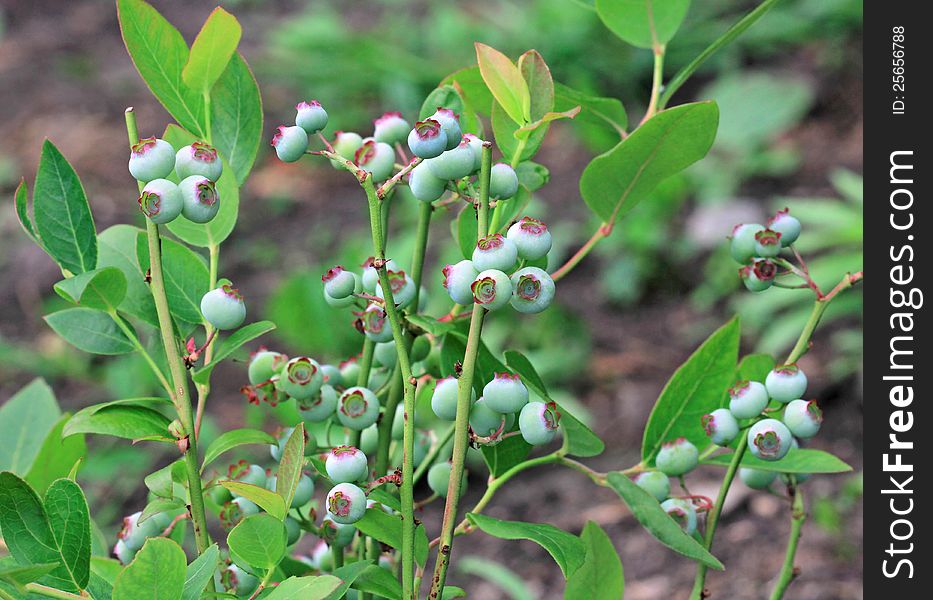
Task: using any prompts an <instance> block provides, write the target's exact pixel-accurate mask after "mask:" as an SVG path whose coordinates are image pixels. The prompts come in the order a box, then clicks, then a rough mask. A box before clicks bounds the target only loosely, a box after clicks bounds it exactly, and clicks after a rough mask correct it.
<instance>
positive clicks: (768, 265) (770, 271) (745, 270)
mask: <svg viewBox="0 0 933 600" xmlns="http://www.w3.org/2000/svg"><path fill="white" fill-rule="evenodd" d="M775 275H777V265H775V264H774V263H773V262H771V261H770V260H768V259H766V258H763V259H757V258H756V259H755V260H754V262H752V264H750V265H745V266H744V267H742V268H741V269H739V278H741V279H742V283H743V284H745V287H746V289H748V291H750V292H763V291H765V290H766V289H768V288H770V287H771V286H772V285H773V284H774V277H775Z"/></svg>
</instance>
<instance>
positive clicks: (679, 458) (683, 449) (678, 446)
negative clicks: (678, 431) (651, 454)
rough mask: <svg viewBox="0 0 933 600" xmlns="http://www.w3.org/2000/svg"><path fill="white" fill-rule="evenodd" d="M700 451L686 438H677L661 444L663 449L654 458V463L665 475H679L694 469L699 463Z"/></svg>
mask: <svg viewBox="0 0 933 600" xmlns="http://www.w3.org/2000/svg"><path fill="white" fill-rule="evenodd" d="M699 460H700V453H699V452H698V451H697V447H696V446H694V445H693V444H691V443H690V442H689V441H688V440H687V439H686V438H677V439H676V440H674V441H673V442H666V443H665V444H662V445H661V450H660V451H659V452H658V455H657V456H656V457H655V459H654V464H655V465H657V467H658V469H660V470H661V472H662V473H664V474H665V475H669V476H671V477H677V476H679V475H683V474H685V473H689V472H690V471H692V470H694V469H695V468H696V466H697V464H698V463H699Z"/></svg>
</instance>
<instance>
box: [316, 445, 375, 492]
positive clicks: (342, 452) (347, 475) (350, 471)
mask: <svg viewBox="0 0 933 600" xmlns="http://www.w3.org/2000/svg"><path fill="white" fill-rule="evenodd" d="M324 468H325V469H326V470H327V476H328V477H330V480H331V481H333V482H334V483H353V482H355V481H360V480H361V479H366V475H367V474H368V473H369V465H368V464H367V463H366V455H365V454H363V452H362V451H361V450H359V449H357V448H354V447H353V446H337V447H336V448H333V449H332V450H331V451H330V452H328V454H327V460H326V461H325V462H324Z"/></svg>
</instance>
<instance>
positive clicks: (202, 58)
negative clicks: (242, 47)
mask: <svg viewBox="0 0 933 600" xmlns="http://www.w3.org/2000/svg"><path fill="white" fill-rule="evenodd" d="M242 34H243V28H242V27H240V23H239V21H237V20H236V17H234V16H233V15H231V14H230V13H228V12H227V11H225V10H224V9H223V8H222V7H220V6H218V7H217V8H215V9H214V10H213V11H211V14H210V15H208V17H207V20H206V21H204V25H202V26H201V31H199V32H198V37H196V38H195V39H194V43H193V44H191V52H190V53H189V55H188V61H187V62H186V63H185V66H184V68H183V69H182V71H181V79H182V81H184V82H185V85H187V86H188V87H190V88H193V89H196V90H201V91H202V92H207V91H209V90H210V89H211V88H212V87H214V82H215V81H217V79H218V78H219V77H220V74H221V73H223V72H224V69H226V68H227V63H229V62H230V57H231V56H233V53H234V52H236V47H237V45H238V44H239V43H240V36H241V35H242Z"/></svg>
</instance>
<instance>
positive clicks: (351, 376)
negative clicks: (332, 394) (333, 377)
mask: <svg viewBox="0 0 933 600" xmlns="http://www.w3.org/2000/svg"><path fill="white" fill-rule="evenodd" d="M358 358H359V357H358V356H351V357H350V358H348V359H347V360H342V361H340V378H341V379H342V380H343V383H344V387H346V386H349V385H353V384H354V383H356V382H357V381H358V380H359V378H360V362H359V360H358Z"/></svg>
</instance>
